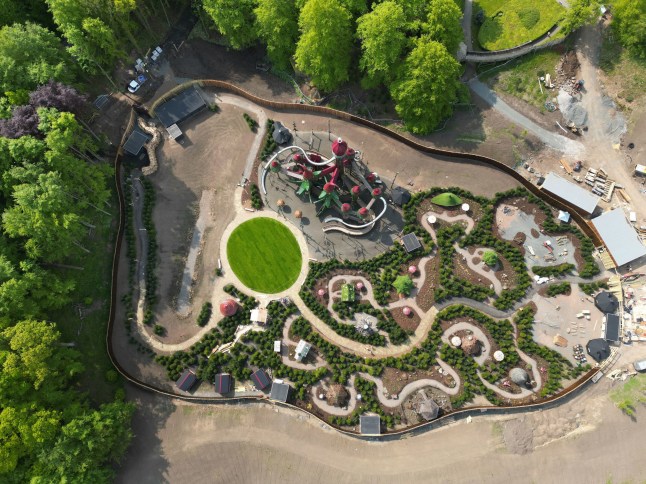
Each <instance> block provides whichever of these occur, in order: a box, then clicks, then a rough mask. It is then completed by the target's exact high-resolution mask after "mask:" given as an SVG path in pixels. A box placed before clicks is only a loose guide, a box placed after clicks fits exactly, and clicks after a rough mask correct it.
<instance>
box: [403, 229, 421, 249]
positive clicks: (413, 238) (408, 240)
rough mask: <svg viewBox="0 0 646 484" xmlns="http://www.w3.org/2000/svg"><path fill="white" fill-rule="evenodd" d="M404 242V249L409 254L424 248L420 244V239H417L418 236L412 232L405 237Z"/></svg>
mask: <svg viewBox="0 0 646 484" xmlns="http://www.w3.org/2000/svg"><path fill="white" fill-rule="evenodd" d="M402 242H403V243H404V248H405V249H406V252H408V253H410V252H413V251H414V250H417V249H419V248H420V247H421V246H422V244H420V242H419V239H418V238H417V235H415V234H414V233H412V232H411V233H410V234H406V235H404V236H403V237H402Z"/></svg>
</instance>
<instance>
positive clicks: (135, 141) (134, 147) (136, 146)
mask: <svg viewBox="0 0 646 484" xmlns="http://www.w3.org/2000/svg"><path fill="white" fill-rule="evenodd" d="M149 139H150V136H149V135H147V134H146V133H144V132H142V131H140V130H138V129H135V130H133V132H132V133H130V136H129V137H128V140H127V141H126V142H125V144H124V145H123V149H124V150H125V151H127V152H128V153H130V154H131V155H133V156H137V155H138V154H139V152H140V151H141V149H142V148H143V147H144V145H145V144H146V142H147V141H148V140H149Z"/></svg>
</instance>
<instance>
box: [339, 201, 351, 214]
mask: <svg viewBox="0 0 646 484" xmlns="http://www.w3.org/2000/svg"><path fill="white" fill-rule="evenodd" d="M351 209H352V207H351V206H350V204H349V203H344V204H343V205H341V211H342V212H349V211H350V210H351Z"/></svg>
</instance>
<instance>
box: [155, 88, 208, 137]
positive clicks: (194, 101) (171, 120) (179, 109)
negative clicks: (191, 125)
mask: <svg viewBox="0 0 646 484" xmlns="http://www.w3.org/2000/svg"><path fill="white" fill-rule="evenodd" d="M204 108H206V101H204V98H202V96H201V94H200V92H199V91H198V90H197V89H196V88H195V87H191V88H189V89H186V90H185V91H182V92H180V93H179V94H177V95H176V96H174V97H172V98H171V99H169V100H168V101H166V102H165V103H163V104H161V105H160V106H159V107H158V108H157V109H156V110H155V114H156V115H157V118H159V121H161V123H162V124H163V125H164V128H168V127H170V126H172V125H173V124H179V123H181V122H182V121H184V120H186V119H188V118H189V117H191V116H192V115H194V114H195V113H197V112H199V111H201V110H202V109H204Z"/></svg>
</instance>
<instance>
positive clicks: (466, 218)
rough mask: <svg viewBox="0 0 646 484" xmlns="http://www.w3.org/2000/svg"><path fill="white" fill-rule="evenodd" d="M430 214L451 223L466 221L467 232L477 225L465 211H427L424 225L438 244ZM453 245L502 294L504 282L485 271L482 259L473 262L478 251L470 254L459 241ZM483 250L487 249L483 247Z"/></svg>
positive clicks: (471, 266)
mask: <svg viewBox="0 0 646 484" xmlns="http://www.w3.org/2000/svg"><path fill="white" fill-rule="evenodd" d="M429 215H434V216H436V217H437V218H439V219H441V220H444V221H446V222H450V223H455V222H460V221H461V222H466V224H467V227H466V230H465V232H466V234H469V232H471V230H472V229H473V227H474V226H475V221H474V220H473V219H472V218H471V217H469V216H468V215H466V214H464V213H461V214H459V215H448V214H446V213H438V212H432V211H431V212H427V213H425V214H424V215H423V216H422V226H423V227H424V228H425V229H426V230H427V231H428V232H429V233H430V234H431V238H432V239H433V242H435V243H436V244H437V234H436V233H435V227H433V226H432V225H431V224H429V223H428V216H429ZM453 247H454V248H455V251H456V253H457V254H458V255H460V256H461V257H462V258H463V259H464V261H465V262H466V264H467V266H468V267H469V269H471V270H472V271H473V272H475V273H476V274H479V275H481V276H482V277H484V278H485V279H487V280H488V281H489V282H491V284H493V289H494V291H495V292H496V294H500V293H501V292H502V283H501V282H500V280H499V279H498V278H497V277H496V275H495V274H494V273H493V271H485V270H484V265H485V264H484V262H482V261H481V262H480V263H478V264H476V263H475V262H473V259H474V258H476V257H478V253H477V252H476V253H475V254H473V255H472V254H469V251H468V250H467V249H463V248H462V247H460V246H459V245H458V243H457V242H456V243H455V244H453ZM480 249H481V248H477V250H480ZM483 250H486V249H485V248H483Z"/></svg>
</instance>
